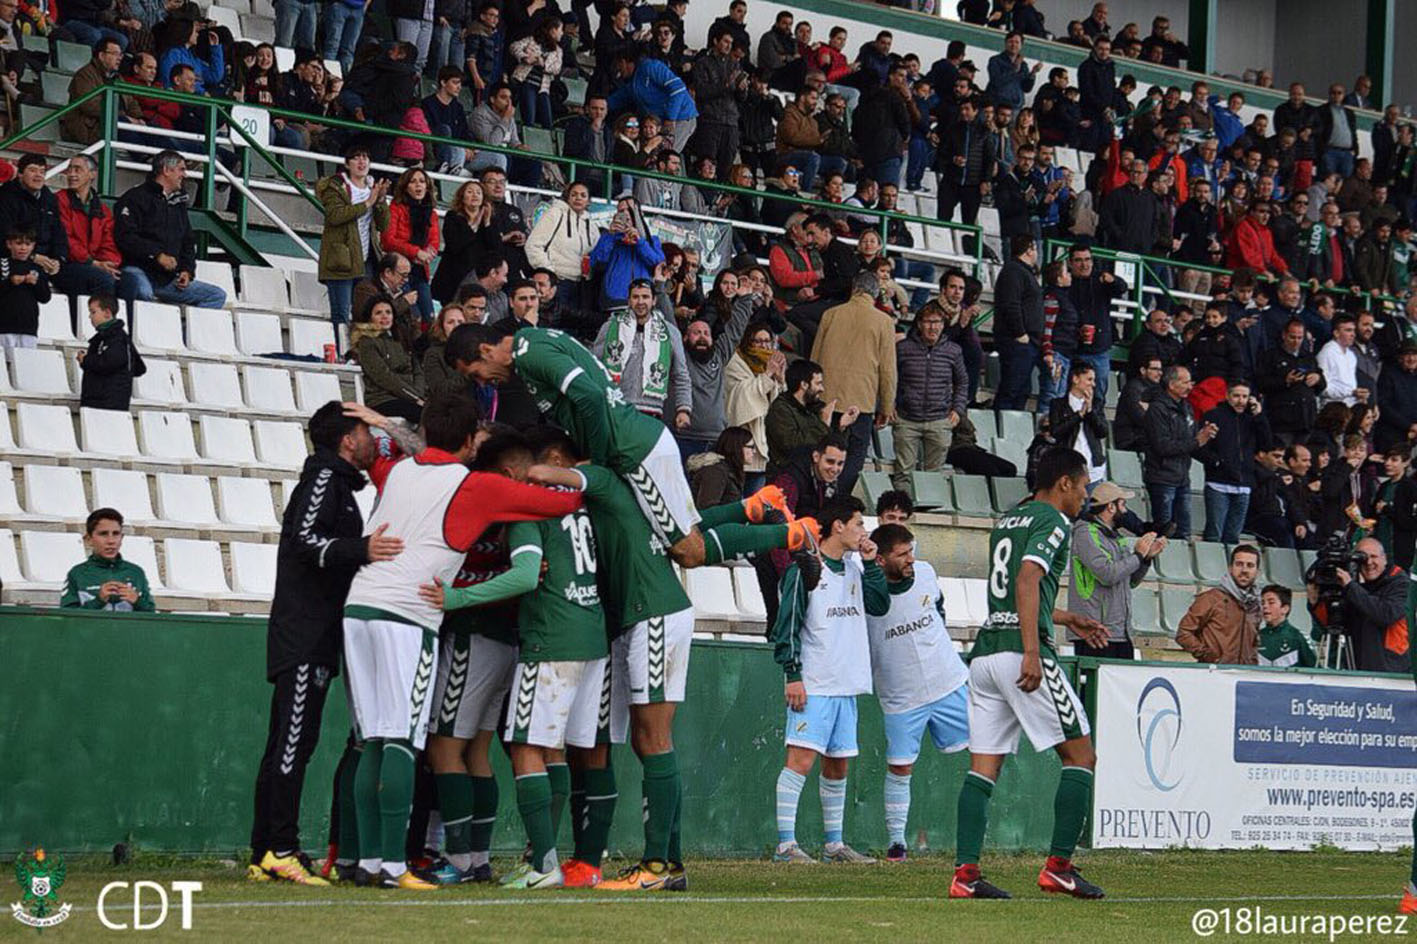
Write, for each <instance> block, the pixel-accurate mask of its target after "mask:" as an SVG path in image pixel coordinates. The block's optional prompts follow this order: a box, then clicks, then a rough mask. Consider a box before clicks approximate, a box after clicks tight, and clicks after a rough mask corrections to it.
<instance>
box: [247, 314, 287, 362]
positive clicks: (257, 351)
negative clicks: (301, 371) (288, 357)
mask: <svg viewBox="0 0 1417 944" xmlns="http://www.w3.org/2000/svg"><path fill="white" fill-rule="evenodd" d="M236 346H237V348H239V349H240V351H241V353H242V354H245V355H247V356H248V357H260V356H261V355H263V354H279V353H281V352H282V351H284V350H285V347H284V345H282V344H281V340H280V315H267V314H263V313H261V312H256V311H238V312H237V313H236Z"/></svg>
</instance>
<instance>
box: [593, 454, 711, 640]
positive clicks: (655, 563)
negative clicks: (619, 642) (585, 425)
mask: <svg viewBox="0 0 1417 944" xmlns="http://www.w3.org/2000/svg"><path fill="white" fill-rule="evenodd" d="M576 471H577V472H579V473H580V475H581V479H582V481H583V482H584V486H583V488H582V491H583V492H584V493H585V503H586V508H587V510H589V512H590V519H591V522H592V523H594V525H595V537H596V546H597V548H598V550H599V555H600V578H601V591H602V593H603V595H604V598H605V610H606V614H607V615H608V616H609V619H610V622H609V626H610V634H611V635H612V636H617V635H619V631H620V630H622V629H625V628H628V627H630V626H633V625H635V624H636V623H639V622H643V621H644V620H647V619H649V618H650V617H652V616H668V615H669V614H670V613H678V612H680V611H681V610H687V609H688V608H689V607H690V605H691V604H690V603H689V597H688V595H687V594H685V593H684V587H683V586H682V585H681V584H680V583H679V578H678V577H677V576H675V574H674V567H673V565H672V564H671V563H670V562H669V558H668V556H667V554H666V552H667V551H668V548H666V547H665V546H664V542H662V541H661V540H660V539H659V537H658V535H656V534H655V533H654V529H653V528H652V527H650V523H649V521H648V520H646V519H645V516H644V512H642V511H640V505H639V502H637V501H635V496H634V493H633V492H631V491H630V486H628V485H626V484H625V482H624V480H623V479H621V478H620V476H618V475H616V474H615V473H614V472H612V471H610V470H609V469H606V468H603V467H601V466H598V465H581V466H577V467H576Z"/></svg>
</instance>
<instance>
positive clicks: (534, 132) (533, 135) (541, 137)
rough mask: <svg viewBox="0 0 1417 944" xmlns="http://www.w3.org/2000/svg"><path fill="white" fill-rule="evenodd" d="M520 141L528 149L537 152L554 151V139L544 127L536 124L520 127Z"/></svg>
mask: <svg viewBox="0 0 1417 944" xmlns="http://www.w3.org/2000/svg"><path fill="white" fill-rule="evenodd" d="M522 141H523V142H524V143H525V144H526V146H527V149H528V150H531V151H534V152H536V153H537V154H555V153H556V139H555V138H554V137H553V136H552V135H551V132H550V131H548V130H546V129H545V128H538V127H536V125H527V126H525V127H524V128H522Z"/></svg>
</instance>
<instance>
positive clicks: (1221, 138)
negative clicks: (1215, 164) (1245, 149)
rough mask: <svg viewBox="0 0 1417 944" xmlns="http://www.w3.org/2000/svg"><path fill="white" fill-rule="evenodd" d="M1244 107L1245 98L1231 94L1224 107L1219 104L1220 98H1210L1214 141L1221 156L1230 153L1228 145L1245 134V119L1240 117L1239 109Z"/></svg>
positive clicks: (1214, 96)
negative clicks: (1216, 142)
mask: <svg viewBox="0 0 1417 944" xmlns="http://www.w3.org/2000/svg"><path fill="white" fill-rule="evenodd" d="M1244 107H1245V96H1244V95H1242V94H1241V93H1239V92H1231V93H1230V97H1229V98H1228V99H1226V103H1225V105H1224V106H1223V107H1222V106H1221V104H1220V96H1219V95H1212V96H1211V97H1210V119H1211V121H1212V122H1213V123H1214V125H1215V139H1216V141H1218V142H1219V143H1220V152H1221V153H1222V154H1225V153H1228V152H1229V151H1230V145H1232V144H1234V143H1235V142H1236V141H1238V140H1239V139H1240V135H1242V134H1244V133H1245V119H1243V118H1241V117H1240V109H1241V108H1244Z"/></svg>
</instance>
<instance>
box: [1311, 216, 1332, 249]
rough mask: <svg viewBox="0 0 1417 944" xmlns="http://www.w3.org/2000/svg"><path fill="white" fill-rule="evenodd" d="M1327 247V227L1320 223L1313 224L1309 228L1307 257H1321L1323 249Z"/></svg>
mask: <svg viewBox="0 0 1417 944" xmlns="http://www.w3.org/2000/svg"><path fill="white" fill-rule="evenodd" d="M1327 245H1328V227H1327V226H1324V225H1323V224H1322V223H1315V224H1314V225H1313V226H1310V227H1309V255H1311V256H1321V255H1323V251H1324V247H1325V246H1327Z"/></svg>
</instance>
